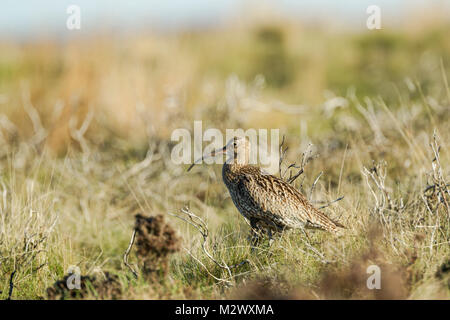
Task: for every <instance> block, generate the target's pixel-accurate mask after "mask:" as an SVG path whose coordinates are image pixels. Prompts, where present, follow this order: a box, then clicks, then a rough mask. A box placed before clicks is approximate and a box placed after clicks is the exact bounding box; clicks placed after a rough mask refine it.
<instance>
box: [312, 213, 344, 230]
mask: <svg viewBox="0 0 450 320" xmlns="http://www.w3.org/2000/svg"><path fill="white" fill-rule="evenodd" d="M316 210H317V209H316ZM315 218H316V220H317V221H316V224H317V225H318V227H319V228H320V229H322V230H326V231H328V232H332V233H339V231H341V229H346V227H345V226H344V225H343V224H341V223H339V222H337V221H335V220H333V219H330V218H329V217H327V216H326V215H325V214H323V213H322V212H320V211H319V210H317V211H316V214H315Z"/></svg>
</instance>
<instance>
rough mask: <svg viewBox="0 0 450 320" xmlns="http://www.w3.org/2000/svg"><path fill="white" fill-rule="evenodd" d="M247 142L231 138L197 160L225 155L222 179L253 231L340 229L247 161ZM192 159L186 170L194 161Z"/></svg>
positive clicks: (289, 188)
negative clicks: (221, 146) (219, 147)
mask: <svg viewBox="0 0 450 320" xmlns="http://www.w3.org/2000/svg"><path fill="white" fill-rule="evenodd" d="M250 147H251V146H250V141H249V140H248V139H247V138H245V137H234V138H232V139H231V140H230V141H229V142H228V143H227V144H226V145H225V146H224V147H223V148H221V149H218V150H215V151H213V152H212V153H211V154H209V155H207V156H204V157H202V158H201V159H198V160H204V159H207V158H212V157H215V156H217V155H219V154H226V161H225V163H224V165H223V168H222V178H223V182H224V183H225V185H226V187H227V189H228V191H229V193H230V196H231V199H232V200H233V203H234V205H235V206H236V208H237V209H238V211H239V212H240V213H241V214H242V215H243V216H244V217H245V218H246V219H248V220H249V222H250V226H251V227H252V230H253V233H254V235H255V236H256V237H258V236H257V235H258V232H257V231H258V229H261V228H263V229H266V230H267V232H268V235H269V238H270V239H271V238H272V231H275V232H278V231H282V230H284V229H301V230H302V231H304V229H305V228H313V229H320V230H325V231H328V232H332V233H337V232H338V231H339V228H344V226H343V225H341V224H340V223H338V222H336V221H333V220H331V219H330V218H328V217H327V216H326V215H325V214H323V213H322V212H320V211H319V210H318V209H316V208H315V207H314V206H313V205H312V204H311V203H310V202H309V201H308V200H307V199H306V197H305V196H304V195H303V194H302V193H301V192H300V191H299V190H297V189H296V188H294V187H293V186H292V185H290V184H289V183H287V182H285V181H284V180H282V179H279V178H277V177H275V176H273V175H270V174H268V173H266V172H264V171H263V170H262V169H261V168H259V167H257V166H253V165H250V164H249V156H250ZM198 160H197V161H196V162H194V164H192V165H191V166H190V167H189V169H188V171H189V170H191V169H192V167H193V166H194V165H195V164H196V163H197V162H198Z"/></svg>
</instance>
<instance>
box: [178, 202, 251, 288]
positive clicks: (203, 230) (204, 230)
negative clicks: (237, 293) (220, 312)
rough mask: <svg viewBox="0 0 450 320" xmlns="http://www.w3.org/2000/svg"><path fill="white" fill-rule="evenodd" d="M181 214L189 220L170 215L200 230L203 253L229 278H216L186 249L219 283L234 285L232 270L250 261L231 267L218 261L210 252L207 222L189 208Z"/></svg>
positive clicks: (184, 209)
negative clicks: (225, 272) (224, 271)
mask: <svg viewBox="0 0 450 320" xmlns="http://www.w3.org/2000/svg"><path fill="white" fill-rule="evenodd" d="M181 212H182V213H183V214H185V215H186V216H187V218H185V217H182V216H179V215H176V214H173V213H170V212H169V214H170V215H171V216H174V217H176V218H178V219H180V220H183V221H185V222H187V223H188V224H190V225H191V226H193V227H194V228H195V229H197V230H198V232H199V233H200V234H201V236H202V238H203V241H202V242H201V247H202V251H203V253H204V254H205V255H206V256H207V257H208V259H209V260H211V261H212V262H214V264H215V265H217V266H218V267H219V268H221V269H224V270H226V271H227V273H228V278H218V277H216V276H214V275H213V274H212V273H211V272H210V271H209V270H208V269H207V267H206V266H205V265H204V264H203V263H202V262H201V261H200V260H199V259H198V258H196V257H195V256H194V255H193V254H192V253H191V252H190V251H189V250H187V249H185V250H186V251H187V252H188V253H189V255H191V256H192V258H193V259H195V260H196V261H197V262H198V263H199V264H200V265H201V266H202V267H203V268H204V269H205V270H206V272H207V273H208V274H209V275H210V276H211V277H213V278H214V279H215V280H217V281H219V282H225V283H227V284H232V281H231V280H233V279H234V276H233V274H232V273H231V269H232V268H233V269H234V268H237V267H240V266H242V265H244V264H246V263H247V262H248V260H244V261H242V262H241V263H238V264H235V265H232V266H229V265H228V264H226V263H225V262H224V261H222V262H219V261H217V259H215V258H214V257H213V255H212V254H211V253H210V252H209V250H208V236H209V229H208V225H207V224H206V222H205V221H204V220H203V219H202V218H200V217H199V216H197V215H196V214H194V213H192V212H191V211H190V210H189V208H188V207H184V208H182V209H181Z"/></svg>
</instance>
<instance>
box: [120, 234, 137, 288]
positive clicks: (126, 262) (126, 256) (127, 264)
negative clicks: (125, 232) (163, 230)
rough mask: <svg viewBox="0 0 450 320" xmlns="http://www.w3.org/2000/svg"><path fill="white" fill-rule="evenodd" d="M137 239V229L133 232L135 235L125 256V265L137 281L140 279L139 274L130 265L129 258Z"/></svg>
mask: <svg viewBox="0 0 450 320" xmlns="http://www.w3.org/2000/svg"><path fill="white" fill-rule="evenodd" d="M135 238H136V229H134V230H133V234H132V235H131V239H130V243H129V244H128V248H127V250H126V251H125V253H124V255H123V263H124V264H125V266H127V267H128V269H130V271H131V272H132V273H133V275H134V277H135V278H136V279H137V278H138V274H137V272H136V271H135V270H134V269H133V267H132V266H131V265H130V264H129V263H128V256H129V255H130V251H131V249H132V248H133V244H134V240H135Z"/></svg>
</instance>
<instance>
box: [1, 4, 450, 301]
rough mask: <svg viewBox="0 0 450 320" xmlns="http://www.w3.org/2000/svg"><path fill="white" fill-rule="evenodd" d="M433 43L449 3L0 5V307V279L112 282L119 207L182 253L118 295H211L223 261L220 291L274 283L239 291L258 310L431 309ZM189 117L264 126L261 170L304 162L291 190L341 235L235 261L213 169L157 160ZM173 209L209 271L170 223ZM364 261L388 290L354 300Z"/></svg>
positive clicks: (441, 165) (446, 234) (444, 96)
mask: <svg viewBox="0 0 450 320" xmlns="http://www.w3.org/2000/svg"><path fill="white" fill-rule="evenodd" d="M71 5H77V6H78V8H79V9H80V29H79V30H78V29H74V30H69V28H67V20H68V19H70V17H71V15H73V14H74V13H72V14H70V13H68V12H67V9H68V8H69V7H70V6H71ZM371 5H377V6H378V7H379V8H380V13H381V29H379V30H369V29H368V28H367V25H366V23H367V19H368V18H369V16H370V15H369V14H368V13H367V8H368V7H369V6H371ZM449 35H450V1H448V0H422V1H419V0H370V1H369V0H367V1H366V0H347V1H336V0H305V1H294V0H279V1H275V0H272V1H267V0H265V1H262V0H259V1H256V0H255V1H238V0H215V1H207V0H190V1H187V0H164V1H163V0H161V1H155V0H147V1H144V0H139V1H138V0H134V1H118V0H115V1H111V0H108V1H107V0H97V1H92V0H82V1H76V0H72V1H66V0H64V1H63V0H58V1H51V0H2V1H0V194H1V197H0V198H1V200H0V299H6V298H8V294H10V292H12V289H10V288H12V284H14V292H13V293H12V299H16V298H32V299H36V298H39V299H41V298H43V297H45V296H46V292H47V291H46V288H48V287H49V286H51V285H52V284H53V283H55V281H57V280H58V279H62V278H63V277H64V275H65V274H66V272H67V270H69V267H70V266H73V265H76V266H79V267H80V269H81V270H82V273H83V274H90V273H91V272H94V270H100V271H101V270H109V271H111V272H114V273H117V274H119V275H123V276H127V275H129V276H130V278H131V277H132V275H131V273H129V272H128V271H127V270H126V268H125V266H124V265H123V262H122V257H123V254H124V252H125V250H126V249H127V247H128V244H129V241H130V235H131V230H132V225H133V221H134V218H133V217H134V215H135V214H136V213H138V212H139V213H142V214H144V215H157V214H162V215H163V216H165V217H166V219H167V220H166V221H168V222H169V223H170V224H173V226H174V229H175V230H176V231H177V233H178V232H179V234H180V235H181V237H182V238H183V247H184V248H186V249H187V248H189V250H188V252H189V253H191V252H192V256H190V255H188V254H187V253H186V252H185V251H184V250H183V251H181V252H180V253H179V254H175V255H174V258H173V260H172V262H171V265H170V270H168V269H166V267H167V266H168V265H167V264H166V265H165V267H164V270H166V271H168V272H169V273H168V276H167V277H166V276H164V277H165V278H164V281H163V279H162V278H161V279H160V280H161V285H159V283H160V281H159V280H158V281H151V282H146V281H145V280H144V281H142V280H141V279H140V278H139V280H136V281H134V280H132V281H128V280H126V281H125V282H124V288H127V290H126V291H124V292H123V295H122V296H121V298H125V299H126V298H139V299H148V298H150V299H155V298H156V299H157V298H161V297H162V298H164V299H167V298H177V299H179V298H186V297H187V298H210V299H211V298H213V299H216V298H220V299H223V298H224V294H226V296H228V293H229V290H228V288H229V285H228V283H226V282H225V281H223V280H221V279H219V278H224V279H227V278H228V277H230V276H231V274H229V273H228V272H229V271H230V268H222V267H219V264H218V263H217V261H223V263H227V264H229V265H230V266H231V265H238V264H239V267H237V268H234V267H233V269H232V272H233V274H234V275H233V281H234V279H236V284H238V283H239V281H241V279H243V280H247V279H248V280H251V279H252V278H255V279H256V278H257V277H258V278H259V277H264V278H266V279H268V280H270V283H274V286H275V289H271V288H270V287H260V290H255V289H252V288H251V287H250V289H249V290H248V292H251V293H252V294H253V293H254V292H264V294H267V293H268V294H269V297H274V296H270V295H273V294H275V292H277V289H276V288H277V286H278V287H280V288H281V287H287V288H288V289H289V287H291V288H292V287H294V288H295V286H300V287H301V288H303V286H304V285H307V286H308V288H311V292H310V293H311V294H310V295H308V298H314V299H315V298H318V299H322V298H356V299H361V298H381V299H390V298H395V299H403V298H420V299H423V298H436V297H437V298H440V299H444V298H445V299H448V297H449V296H450V287H449V286H448V284H449V283H450V281H449V280H448V279H449V277H450V274H449V273H448V270H449V268H448V266H449V264H450V262H448V257H449V256H450V246H449V245H448V244H449V243H450V228H449V223H450V219H449V214H450V213H449V212H450V209H449V205H448V204H449V203H450V200H449V199H448V194H449V192H448V187H449V184H448V181H449V179H448V178H447V177H448V176H449V166H448V163H449V159H450V154H449V153H448V151H449V150H450V149H449V148H448V142H449V141H450V130H449V129H448V128H450V112H449V109H450V86H449V78H450V37H449ZM194 120H202V121H203V122H202V123H203V130H206V129H208V128H217V129H219V130H225V129H226V128H229V129H237V128H242V129H244V130H246V129H250V128H254V129H272V128H275V129H279V130H280V138H281V137H282V136H283V135H285V137H286V141H285V142H286V143H285V144H284V145H283V147H284V148H287V147H288V148H289V151H288V152H287V153H286V157H285V160H286V161H285V162H283V163H282V164H280V165H279V167H280V168H279V169H280V171H281V170H285V175H284V177H285V178H287V177H288V176H289V172H287V171H289V170H293V169H292V167H291V166H289V163H293V162H296V163H297V164H300V162H301V163H302V165H303V164H304V163H305V162H308V161H309V162H308V166H307V168H306V169H305V172H304V173H303V174H302V176H301V177H300V178H299V179H298V180H296V181H295V183H294V186H295V187H297V188H298V189H299V190H300V191H301V192H303V194H305V195H308V197H309V199H310V200H311V201H312V203H313V205H314V206H317V207H318V208H322V209H323V210H324V213H325V214H327V215H328V216H329V217H331V218H332V219H335V220H337V221H339V222H340V223H342V224H344V225H346V226H347V227H348V231H349V234H348V236H345V237H339V238H334V237H333V238H331V237H329V235H327V234H325V233H319V232H317V233H312V234H309V235H310V236H312V242H311V243H310V242H309V239H308V241H305V237H303V234H300V233H295V232H292V233H286V234H283V236H282V237H280V241H279V242H278V240H277V242H275V244H274V245H272V247H270V250H266V249H265V247H264V249H261V250H256V251H255V252H253V248H251V247H250V246H249V242H248V241H247V236H248V231H249V230H248V226H247V224H246V222H245V221H244V219H242V218H241V217H239V216H238V213H237V211H236V209H235V207H234V205H233V203H232V201H230V199H229V194H228V192H227V191H226V190H225V187H224V186H223V184H222V181H221V179H220V168H219V166H212V165H211V166H198V167H195V169H193V170H192V171H190V172H186V169H187V165H178V164H175V163H174V162H173V161H172V158H171V154H172V152H173V150H174V148H173V146H174V144H175V143H178V141H177V142H174V141H171V134H172V132H173V130H174V129H178V128H187V129H188V130H191V131H193V123H194ZM222 132H225V131H222ZM271 142H272V141H271ZM280 142H281V141H280ZM206 145H207V143H206V142H205V144H204V146H206ZM271 153H272V152H271ZM272 154H273V153H272ZM192 160H194V159H192ZM277 160H278V159H277ZM276 163H278V161H277V162H276ZM294 171H295V170H294ZM302 172H303V171H302ZM290 173H293V172H292V171H291V172H290ZM322 173H323V175H322ZM278 174H279V173H277V175H278ZM281 175H282V174H281V172H280V176H281ZM319 178H320V179H319ZM335 199H341V200H342V201H339V202H334V201H333V200H335ZM331 203H332V205H329V204H331ZM185 205H189V207H190V209H191V210H192V212H194V213H196V214H198V215H199V216H201V217H202V218H204V219H205V221H207V223H208V226H209V228H210V230H211V237H210V238H208V243H210V248H211V249H212V250H213V255H214V257H215V258H216V259H217V260H216V263H214V262H213V261H211V259H210V258H209V256H208V255H205V253H204V252H203V249H202V248H203V244H202V242H201V237H200V236H199V235H198V234H197V232H196V230H194V228H190V226H189V225H188V224H185V223H184V222H183V221H181V220H180V221H178V220H179V219H176V218H174V217H172V216H170V217H169V215H168V213H175V212H177V213H178V212H179V210H180V209H181V208H183V207H184V206H185ZM374 226H375V229H373V228H374ZM378 227H380V228H381V229H380V230H381V232H379V231H377V230H378V229H376V228H378ZM371 230H375V232H372V231H371ZM148 234H149V235H150V233H148ZM137 242H139V241H137ZM152 242H153V240H152ZM155 243H158V245H157V246H158V247H160V245H159V243H160V242H159V241H156V242H155ZM161 248H163V247H162V246H161ZM145 250H147V249H145ZM158 250H161V249H158ZM171 250H172V249H170V252H172V251H171ZM366 250H367V251H366ZM144 252H147V251H144ZM255 253H256V254H255ZM197 257H198V258H197ZM244 259H245V260H247V259H248V260H249V261H250V263H247V264H245V265H242V264H240V262H241V261H243V260H244ZM130 261H133V258H132V257H131V256H130ZM369 261H370V265H371V264H373V263H376V264H377V265H379V266H382V268H384V266H386V267H387V268H388V267H389V266H394V265H397V266H398V270H402V275H401V276H398V277H396V278H395V279H397V280H398V281H397V280H395V279H394V280H392V279H393V278H392V277H390V276H389V274H391V275H392V274H393V273H387V271H385V270H389V269H383V277H382V279H387V280H386V281H387V282H386V285H385V283H384V282H383V284H382V288H387V290H385V291H383V290H367V288H366V280H367V279H366V278H365V277H366V276H367V273H366V270H364V268H365V267H363V266H365V265H366V263H369ZM166 262H167V261H166ZM352 266H357V268H354V267H352ZM342 267H349V269H348V270H347V271H346V269H343V268H342ZM205 268H206V269H207V270H206V271H208V269H209V270H211V273H210V272H206V271H205ZM361 268H362V269H361ZM230 272H231V271H230ZM324 272H325V273H324ZM330 272H331V273H330ZM385 272H386V273H385ZM212 274H213V275H215V276H213V277H211V275H212ZM384 275H388V276H386V277H385V276H384ZM323 276H324V277H323ZM13 277H14V279H13ZM130 278H129V279H130ZM10 279H12V280H14V283H13V282H12V280H10ZM217 279H219V280H220V281H216V280H217ZM283 279H284V280H283ZM321 279H324V280H321ZM330 279H331V280H330ZM400 280H401V283H400ZM382 281H385V280H382ZM59 283H61V282H59ZM56 285H58V282H57V283H56ZM128 285H130V286H128ZM361 286H362V287H361ZM300 287H297V288H300ZM357 288H359V289H357ZM236 290H238V291H240V292H243V294H244V297H245V291H242V290H240V289H239V288H237V289H236ZM308 290H309V289H308ZM238 291H237V292H238ZM374 291H377V292H374ZM302 292H303V289H302ZM308 292H309V291H308ZM258 294H259V293H256V296H255V295H253V296H252V295H249V294H248V295H247V296H246V297H247V298H249V297H250V298H251V299H254V298H255V297H257V295H258ZM264 294H263V295H262V297H266V298H267V296H265V295H264ZM308 294H309V293H308ZM292 297H294V298H304V297H305V295H303V294H296V295H294V296H292ZM292 297H289V299H291V298H292ZM278 298H279V297H277V299H278Z"/></svg>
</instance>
